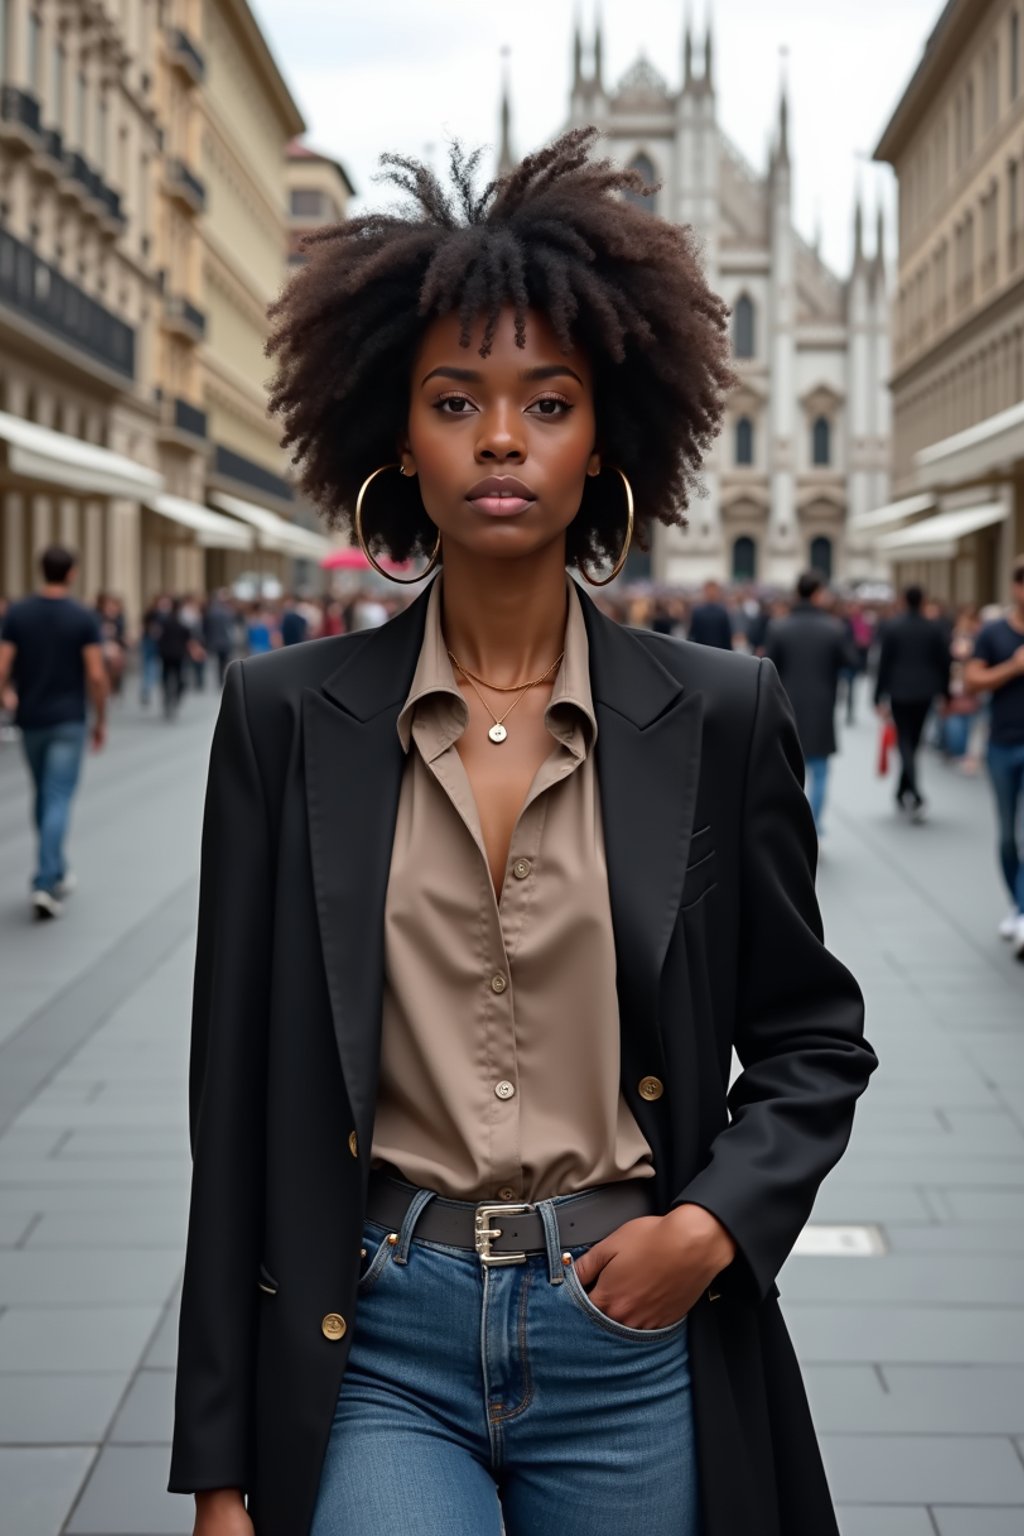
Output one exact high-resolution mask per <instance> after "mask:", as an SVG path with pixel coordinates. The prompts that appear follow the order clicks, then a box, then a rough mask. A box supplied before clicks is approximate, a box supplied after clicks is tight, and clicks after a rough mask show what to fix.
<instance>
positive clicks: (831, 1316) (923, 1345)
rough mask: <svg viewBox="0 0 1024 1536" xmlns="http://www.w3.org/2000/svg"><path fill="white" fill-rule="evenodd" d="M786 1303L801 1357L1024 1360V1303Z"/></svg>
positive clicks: (992, 1362) (1009, 1362)
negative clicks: (983, 1305) (989, 1305)
mask: <svg viewBox="0 0 1024 1536" xmlns="http://www.w3.org/2000/svg"><path fill="white" fill-rule="evenodd" d="M872 1262H874V1261H872V1260H871V1259H865V1260H864V1263H865V1264H870V1263H872ZM780 1290H781V1286H780ZM782 1305H783V1312H784V1314H785V1318H786V1322H787V1324H788V1325H789V1330H790V1333H791V1335H792V1337H793V1340H794V1343H795V1345H796V1350H797V1354H798V1356H799V1358H800V1360H801V1361H814V1362H816V1363H820V1364H831V1365H836V1364H843V1363H849V1364H853V1363H855V1362H858V1361H869V1362H872V1361H879V1362H882V1363H886V1362H889V1363H903V1364H907V1365H927V1364H929V1363H931V1364H945V1365H1024V1308H1021V1307H999V1308H987V1309H985V1308H978V1309H973V1308H970V1307H915V1306H904V1307H894V1306H883V1305H877V1304H876V1305H871V1306H860V1307H858V1306H851V1305H847V1304H844V1305H841V1306H834V1305H829V1304H827V1303H818V1302H808V1301H794V1302H790V1301H788V1300H787V1299H786V1297H785V1296H784V1295H783V1297H782Z"/></svg>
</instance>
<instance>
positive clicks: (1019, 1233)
mask: <svg viewBox="0 0 1024 1536" xmlns="http://www.w3.org/2000/svg"><path fill="white" fill-rule="evenodd" d="M37 1230H38V1229H37ZM884 1235H885V1240H886V1243H887V1244H888V1246H889V1248H890V1249H891V1251H892V1252H893V1253H934V1254H943V1253H957V1252H968V1253H973V1254H976V1255H978V1256H979V1258H980V1257H981V1256H982V1255H987V1256H989V1257H991V1256H992V1255H994V1254H995V1255H998V1254H1007V1253H1013V1254H1018V1253H1019V1254H1024V1224H1021V1225H1017V1226H1009V1225H1007V1224H1006V1223H1003V1222H981V1221H979V1222H971V1221H966V1222H942V1223H941V1224H937V1225H935V1226H931V1227H923V1226H916V1227H904V1226H899V1225H896V1224H893V1223H890V1222H886V1223H885V1227H884ZM34 1240H35V1232H33V1234H32V1237H31V1238H30V1239H29V1242H30V1244H31V1243H32V1242H33V1241H34Z"/></svg>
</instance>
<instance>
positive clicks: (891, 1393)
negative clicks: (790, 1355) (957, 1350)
mask: <svg viewBox="0 0 1024 1536" xmlns="http://www.w3.org/2000/svg"><path fill="white" fill-rule="evenodd" d="M858 1371H866V1372H870V1376H871V1378H872V1381H873V1383H874V1392H872V1390H871V1387H870V1385H869V1383H868V1382H867V1381H866V1380H865V1379H864V1378H862V1377H861V1376H859V1375H857V1374H855V1373H856V1372H858ZM806 1373H807V1377H808V1379H809V1381H810V1382H811V1383H813V1387H811V1386H809V1387H808V1391H809V1392H811V1391H812V1390H813V1392H814V1393H815V1394H816V1396H815V1397H814V1399H813V1404H812V1406H813V1407H814V1408H815V1409H816V1412H815V1415H814V1419H815V1423H816V1424H817V1426H818V1428H819V1429H821V1430H835V1431H842V1432H846V1433H858V1432H861V1431H865V1432H867V1431H877V1432H879V1433H882V1432H885V1431H890V1430H891V1431H903V1432H905V1433H907V1434H963V1435H1017V1434H1024V1366H1013V1365H993V1366H985V1365H953V1366H947V1365H920V1366H917V1365H881V1366H878V1367H877V1368H876V1369H871V1368H870V1367H868V1366H860V1367H857V1366H831V1367H830V1366H810V1367H807V1368H806Z"/></svg>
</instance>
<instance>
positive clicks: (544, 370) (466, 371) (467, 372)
mask: <svg viewBox="0 0 1024 1536" xmlns="http://www.w3.org/2000/svg"><path fill="white" fill-rule="evenodd" d="M560 375H568V377H569V378H570V379H575V380H576V382H577V384H579V385H581V386H582V384H583V380H582V379H581V378H580V376H579V374H578V373H576V372H575V370H574V369H572V368H570V367H569V366H568V364H566V363H541V364H539V365H538V366H537V367H536V368H524V369H523V371H522V372H521V373H520V375H519V377H520V378H521V379H522V380H523V382H524V383H531V384H532V383H536V381H537V380H538V379H555V378H558V377H559V376H560ZM437 378H442V379H456V380H457V381H458V382H459V383H460V384H479V383H480V381H481V380H482V378H483V374H482V373H478V372H477V370H476V369H475V368H455V367H453V366H452V365H450V364H442V366H441V367H440V368H432V369H431V370H430V372H429V373H428V374H426V376H425V377H424V378H423V379H422V380H421V387H422V385H423V384H427V383H429V381H430V380H431V379H437Z"/></svg>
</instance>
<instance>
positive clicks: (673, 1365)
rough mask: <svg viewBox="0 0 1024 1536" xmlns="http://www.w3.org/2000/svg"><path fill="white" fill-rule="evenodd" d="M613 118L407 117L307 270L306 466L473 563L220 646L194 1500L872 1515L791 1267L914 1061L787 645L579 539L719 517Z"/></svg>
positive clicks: (687, 248)
mask: <svg viewBox="0 0 1024 1536" xmlns="http://www.w3.org/2000/svg"><path fill="white" fill-rule="evenodd" d="M594 137H595V131H594V130H592V129H578V130H573V131H572V132H570V133H568V134H566V135H564V136H563V137H562V138H561V139H559V140H558V141H557V142H556V143H554V144H552V145H551V146H549V147H548V148H546V149H544V150H542V151H541V152H539V153H538V154H537V155H534V156H532V157H530V158H529V159H528V160H526V161H524V162H523V163H522V165H520V166H519V167H518V168H516V169H515V170H514V171H512V172H511V173H510V174H509V175H508V176H507V177H505V178H504V179H503V180H501V181H500V182H499V183H498V184H497V185H496V186H494V185H492V186H491V187H490V188H488V189H487V191H486V192H484V193H483V194H482V195H479V196H478V195H477V194H476V193H475V192H474V191H473V188H472V178H473V172H474V170H475V163H476V158H475V157H471V158H470V159H469V160H468V161H464V160H463V159H462V157H461V155H460V153H459V151H458V150H457V149H456V150H454V151H453V155H452V171H453V179H454V183H455V189H456V196H455V197H450V196H449V195H448V194H446V193H445V192H444V191H443V190H442V189H441V187H440V186H439V185H438V184H437V182H436V180H435V179H434V177H433V175H432V174H431V172H430V171H429V170H427V169H426V168H425V167H422V166H420V165H417V164H416V163H415V162H412V161H407V160H404V159H399V158H397V157H387V158H388V159H389V160H390V161H391V163H392V165H393V166H394V167H395V171H394V179H395V180H396V181H397V182H398V183H399V185H401V186H402V187H404V188H405V189H406V190H407V191H408V192H410V193H411V194H412V195H413V198H414V207H413V211H412V212H410V213H408V214H405V215H403V214H401V213H393V214H370V215H366V216H364V217H362V218H357V219H354V220H352V221H351V222H349V223H347V224H344V225H340V226H338V227H337V228H334V229H331V230H327V231H324V232H322V233H318V234H317V235H315V236H313V237H312V239H311V242H310V246H309V261H308V263H307V265H306V266H305V267H304V268H303V269H302V270H301V271H300V272H299V273H298V274H297V275H296V276H295V277H294V278H293V279H292V280H291V282H290V285H289V287H288V288H287V290H286V292H285V293H284V295H283V297H282V299H281V300H280V302H279V303H278V304H277V305H276V306H275V309H274V319H275V324H276V330H275V333H274V336H273V339H272V343H271V350H272V352H273V354H274V355H275V356H276V358H277V361H278V369H279V371H278V375H277V379H276V383H275V387H274V390H273V396H272V403H273V406H274V408H275V409H276V410H277V411H278V412H280V413H281V415H282V417H283V419H284V421H285V424H286V434H285V441H286V443H289V444H291V445H293V447H294V451H295V454H296V458H297V461H298V462H300V463H301V466H302V479H303V484H304V487H305V489H306V491H307V492H308V493H309V494H310V495H312V496H313V497H315V499H316V500H317V501H318V502H319V503H320V505H321V506H322V507H324V508H325V509H326V511H327V514H328V516H329V519H330V520H331V521H332V522H333V523H336V524H340V525H342V526H348V522H349V520H352V521H353V522H354V526H355V531H356V534H357V536H358V537H359V538H360V540H361V542H362V543H363V546H364V549H365V550H366V551H367V552H370V551H373V552H374V558H375V559H378V558H379V557H380V555H381V554H382V553H384V552H386V553H387V554H388V555H389V556H390V557H391V559H393V560H395V561H398V562H402V561H405V560H406V559H408V558H409V557H411V556H413V555H416V554H426V555H428V556H429V564H430V567H431V568H432V569H433V568H435V567H436V566H438V565H440V567H441V569H440V571H439V572H438V574H437V576H436V577H435V579H434V581H433V582H431V584H430V585H429V587H428V588H427V590H426V591H425V592H423V593H422V594H421V595H420V596H419V597H418V598H417V599H416V601H414V602H413V603H412V604H411V606H409V607H408V608H406V609H405V611H404V612H402V613H400V614H398V616H397V617H395V618H394V619H392V620H391V621H390V622H388V623H386V624H384V625H382V626H381V627H379V628H376V629H370V630H364V631H361V632H358V633H355V634H352V635H346V636H343V637H340V638H338V639H336V640H330V641H323V642H320V643H318V644H316V645H311V646H304V647H295V648H293V649H290V650H288V651H284V652H280V653H278V654H277V655H275V656H272V657H265V658H255V659H253V660H251V661H248V662H246V663H245V664H244V665H242V666H240V667H239V666H234V667H232V668H231V670H230V673H229V678H228V683H227V689H226V695H225V701H224V705H223V708H222V713H221V718H220V721H219V724H218V727H217V732H216V738H215V743H214V748H213V758H212V763H211V770H210V781H209V790H208V800H207V812H206V823H205V832H204V845H203V876H202V896H201V903H200V919H199V951H198V959H197V967H196V983H195V1008H194V1018H193V1057H192V1081H191V1091H192V1133H193V1151H194V1159H195V1169H194V1180H193V1193H192V1214H191V1222H190V1230H189V1245H188V1256H187V1263H186V1273H185V1283H184V1292H183V1297H182V1313H181V1338H180V1352H179V1374H178V1389H177V1410H176V1427H175V1443H174V1454H173V1466H172V1473H171V1484H170V1486H171V1488H172V1489H174V1490H177V1491H182V1492H196V1493H197V1518H196V1527H195V1529H196V1532H197V1533H198V1536H243V1533H245V1536H248V1533H250V1532H251V1531H252V1530H253V1529H255V1531H256V1533H257V1536H307V1533H310V1532H312V1533H313V1536H341V1533H344V1536H382V1533H384V1532H388V1533H391V1532H394V1531H396V1530H399V1531H401V1530H416V1531H418V1532H425V1533H429V1536H441V1533H444V1536H470V1533H472V1536H498V1532H499V1531H500V1530H501V1528H502V1527H501V1522H502V1518H503V1519H504V1529H505V1530H506V1532H507V1533H508V1536H520V1533H525V1532H549V1531H558V1532H560V1533H562V1536H565V1533H569V1536H583V1533H586V1536H612V1533H614V1536H622V1533H624V1532H629V1531H638V1530H641V1529H642V1530H644V1532H645V1533H646V1536H696V1533H697V1532H700V1533H701V1536H739V1533H741V1532H742V1533H743V1536H801V1533H802V1536H828V1533H830V1532H832V1533H834V1532H835V1530H836V1526H835V1522H834V1517H833V1514H832V1506H831V1501H830V1498H829V1493H828V1489H827V1486H826V1483H825V1479H824V1475H823V1472H822V1468H821V1463H820V1459H819V1456H818V1451H817V1446H816V1443H815V1438H814V1431H813V1427H812V1425H811V1421H810V1418H809V1415H808V1411H807V1405H806V1400H805V1397H804V1393H803V1387H802V1384H801V1381H800V1377H799V1372H798V1369H797V1365H796V1361H795V1357H794V1354H793V1350H792V1346H791V1344H790V1342H789V1338H788V1335H787V1333H786V1330H785V1327H784V1324H783V1322H782V1319H781V1316H780V1313H779V1310H778V1306H777V1304H776V1299H775V1298H776V1297H777V1295H778V1291H777V1288H776V1286H775V1284H774V1276H775V1274H776V1272H777V1271H778V1269H779V1267H780V1266H781V1264H782V1262H783V1260H784V1259H785V1257H786V1255H787V1253H788V1252H789V1250H790V1248H791V1247H792V1244H793V1241H794V1239H795V1238H796V1236H797V1233H798V1232H799V1230H800V1228H801V1226H802V1224H803V1222H804V1221H805V1219H806V1217H807V1215H808V1213H809V1211H810V1208H811V1203H812V1201H813V1199H814V1195H815V1191H816V1190H817V1187H818V1184H819V1183H820V1181H821V1179H822V1178H823V1177H824V1175H825V1173H826V1172H827V1171H828V1170H829V1169H830V1168H831V1167H832V1166H833V1165H834V1164H835V1162H836V1161H837V1159H838V1158H839V1157H840V1155H841V1154H842V1152H843V1150H844V1148H845V1145H846V1142H847V1139H848V1136H849V1132H850V1126H851V1120H852V1112H853V1106H854V1101H855V1099H856V1098H857V1096H858V1095H859V1093H860V1092H861V1091H862V1090H863V1088H864V1086H865V1083H866V1081H867V1079H868V1076H869V1074H870V1072H871V1070H872V1069H873V1067H874V1066H875V1057H874V1055H873V1053H872V1051H871V1050H870V1048H869V1046H868V1045H867V1044H866V1043H865V1041H864V1039H863V1030H862V1025H863V1015H862V1001H861V996H860V993H859V991H858V988H857V985H856V983H855V982H854V980H853V979H852V977H851V976H850V975H849V974H848V973H847V971H846V970H844V969H843V967H842V966H841V965H839V963H838V962H837V961H836V960H835V959H833V958H832V956H831V955H829V954H828V952H827V951H826V950H825V948H824V947H823V944H822V937H821V927H820V922H819V916H818V909H817V906H816V902H815V896H814V846H815V844H814V833H813V828H812V825H811V821H810V817H809V813H808V810H807V806H806V801H805V800H804V797H803V793H802V790H801V783H802V773H801V762H800V755H799V748H798V746H797V741H796V736H795V734H794V729H793V724H792V719H791V716H790V714H789V711H788V709H787V706H786V704H785V700H784V696H783V694H782V691H781V688H780V685H779V683H778V680H777V677H776V675H775V673H774V671H773V669H772V667H771V666H770V664H769V663H761V664H758V663H757V662H756V661H754V660H752V659H750V658H748V657H743V656H738V655H733V654H731V653H727V652H718V651H711V650H704V649H700V648H696V647H690V646H688V645H685V644H683V643H680V642H676V641H674V640H671V639H669V638H666V637H664V636H659V635H655V634H652V633H650V632H647V631H639V630H630V629H626V628H621V627H619V626H618V625H617V624H615V623H614V622H613V621H612V620H611V619H609V618H607V617H605V616H604V615H603V614H602V613H601V612H600V611H599V609H598V608H597V606H596V604H595V603H594V602H593V601H592V600H591V599H590V598H589V597H588V596H587V595H586V593H585V592H584V590H583V588H582V587H581V586H579V585H577V583H576V582H575V581H574V580H573V579H572V578H570V577H569V576H568V575H567V567H570V568H573V569H575V570H577V571H579V573H580V575H581V576H582V577H583V578H585V579H586V580H593V581H601V580H604V579H606V578H605V577H604V576H603V575H597V574H596V563H597V562H599V561H605V562H609V561H610V562H611V563H612V570H613V571H614V570H618V569H620V568H621V565H622V561H623V559H624V556H625V552H626V549H627V548H628V546H629V543H630V537H631V534H633V533H635V535H636V537H637V539H638V542H642V543H643V544H644V545H647V544H648V542H649V535H650V529H651V525H652V522H653V520H655V519H658V520H660V521H662V522H665V523H677V524H679V523H681V522H682V521H683V520H684V518H683V510H682V509H683V507H684V506H685V503H686V499H687V495H688V492H689V491H690V489H691V487H692V486H693V484H694V480H695V476H696V474H697V471H698V468H699V464H700V459H701V455H702V453H703V452H704V450H705V449H706V448H707V447H708V445H709V443H710V442H711V440H712V438H713V435H714V433H715V431H716V430H717V427H718V424H719V421H720V418H721V411H722V401H723V395H724V392H725V390H726V389H727V387H728V385H729V383H730V373H729V369H728V366H727V362H726V341H725V310H724V307H723V305H722V304H721V302H720V301H719V300H718V299H716V298H715V297H714V296H713V295H712V294H711V293H710V292H709V291H708V289H707V287H706V285H705V283H704V280H703V277H702V275H701V271H700V266H699V261H698V258H697V255H696V252H695V247H694V245H693V243H692V239H691V236H690V234H689V233H688V232H687V231H685V230H683V229H680V228H678V227H676V226H673V225H669V224H667V223H664V222H662V221H661V220H659V219H656V218H654V217H652V216H651V215H650V214H649V213H647V212H646V211H644V210H643V209H642V208H640V207H638V206H636V205H635V204H634V203H632V202H630V201H628V200H627V199H625V198H624V197H622V194H623V193H625V192H634V191H642V190H643V187H642V183H641V182H640V179H639V178H638V176H637V175H636V174H635V173H633V172H625V171H620V170H616V169H615V168H613V167H612V166H611V165H609V164H608V163H607V162H596V163H595V162H591V161H590V160H589V159H588V152H589V150H590V147H591V144H592V141H593V139H594ZM634 492H635V495H636V511H635V514H634V511H633V499H632V497H633V493H634ZM634 519H635V520H634ZM734 1044H735V1046H736V1049H737V1051H738V1053H739V1056H740V1059H741V1061H742V1062H743V1063H744V1070H743V1072H742V1074H741V1075H740V1076H739V1078H738V1079H737V1081H736V1083H735V1084H734V1086H733V1088H732V1090H731V1092H729V1093H728V1094H727V1085H728V1079H729V1071H730V1053H731V1050H732V1047H733V1045H734ZM730 1112H731V1116H732V1118H731V1121H730V1119H729V1115H730ZM243 1495H244V1496H245V1497H247V1500H248V1513H247V1512H246V1509H245V1507H244V1505H243ZM250 1520H251V1522H252V1524H250Z"/></svg>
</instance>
